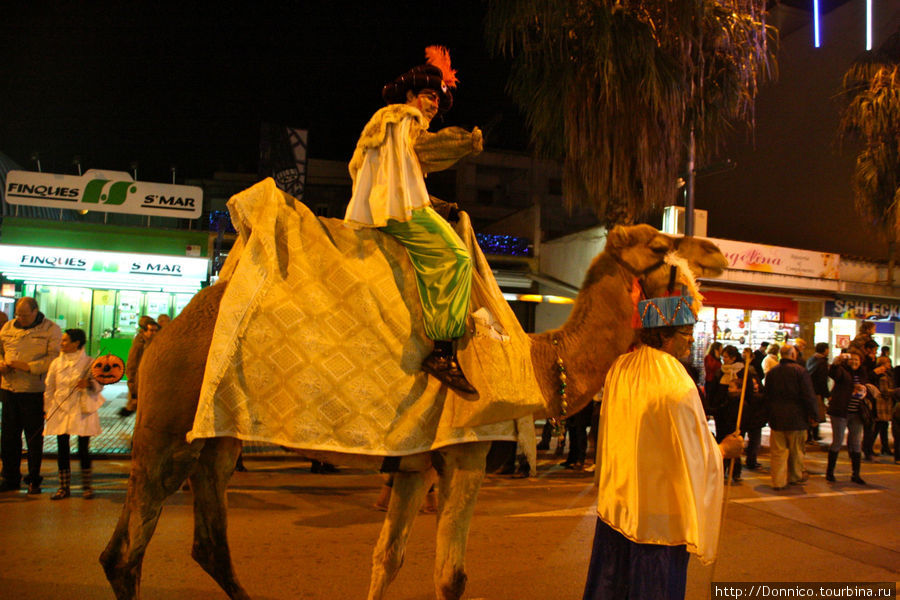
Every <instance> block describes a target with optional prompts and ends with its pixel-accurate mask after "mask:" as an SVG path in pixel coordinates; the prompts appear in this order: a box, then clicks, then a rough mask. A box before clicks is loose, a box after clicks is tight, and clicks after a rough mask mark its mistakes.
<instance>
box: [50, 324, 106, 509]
mask: <svg viewBox="0 0 900 600" xmlns="http://www.w3.org/2000/svg"><path fill="white" fill-rule="evenodd" d="M85 341H86V336H85V333H84V331H82V330H81V329H66V331H65V333H63V335H62V340H61V341H60V344H59V348H60V353H59V356H58V357H56V359H54V361H53V362H52V363H50V370H49V371H47V379H46V382H45V383H46V388H45V390H44V414H45V415H46V416H45V418H46V419H47V424H46V425H45V426H44V435H55V436H56V443H57V446H58V447H59V450H58V459H57V464H58V465H59V489H58V490H57V491H56V493H55V494H54V495H53V496H51V500H61V499H63V498H68V497H69V484H70V482H71V479H72V471H71V470H70V469H69V436H70V435H77V436H78V457H79V459H80V461H81V487H82V495H83V496H84V497H85V498H93V497H94V491H93V490H92V489H91V453H90V447H91V436H92V435H97V434H99V433H100V417H99V416H98V415H97V411H98V410H99V409H100V406H101V405H102V404H103V402H104V401H105V399H104V398H103V396H102V395H100V390H102V389H103V386H102V385H100V384H99V383H97V381H95V380H94V379H93V378H92V377H91V376H90V367H91V358H90V357H89V356H87V355H86V354H85V352H84V344H85Z"/></svg>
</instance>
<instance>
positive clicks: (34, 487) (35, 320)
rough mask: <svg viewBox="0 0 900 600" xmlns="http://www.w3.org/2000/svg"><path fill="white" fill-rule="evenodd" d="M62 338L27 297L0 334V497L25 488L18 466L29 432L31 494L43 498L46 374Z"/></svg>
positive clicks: (57, 351)
mask: <svg viewBox="0 0 900 600" xmlns="http://www.w3.org/2000/svg"><path fill="white" fill-rule="evenodd" d="M61 337H62V332H61V331H60V329H59V326H58V325H57V324H56V323H54V322H53V321H51V320H50V319H47V318H46V317H45V316H44V313H42V312H41V311H40V310H38V304H37V302H36V301H35V299H34V298H29V297H27V296H26V297H24V298H20V299H19V301H18V302H16V310H15V319H13V320H12V321H7V323H6V324H5V325H3V328H2V329H0V399H2V402H3V413H2V415H3V416H2V418H3V425H2V430H0V457H2V459H3V482H2V483H0V492H8V491H13V490H18V489H19V487H20V485H21V479H22V473H21V470H20V466H19V465H20V463H21V462H22V433H23V432H24V433H25V440H26V442H27V444H28V477H27V478H26V483H28V493H29V494H40V493H41V460H42V458H43V454H44V438H43V436H42V435H41V430H42V429H43V427H44V417H43V412H44V375H45V374H46V373H47V370H48V369H49V368H50V363H51V362H52V361H53V359H54V358H56V356H57V355H58V354H59V341H60V338H61Z"/></svg>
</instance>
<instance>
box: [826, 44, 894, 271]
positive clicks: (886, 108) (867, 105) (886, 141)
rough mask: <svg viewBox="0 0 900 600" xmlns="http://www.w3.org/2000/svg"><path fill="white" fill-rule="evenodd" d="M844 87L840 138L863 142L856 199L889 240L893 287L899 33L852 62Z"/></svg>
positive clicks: (855, 172) (856, 175)
mask: <svg viewBox="0 0 900 600" xmlns="http://www.w3.org/2000/svg"><path fill="white" fill-rule="evenodd" d="M842 90H843V92H844V94H845V96H846V98H847V105H846V106H845V108H844V111H843V118H842V119H841V125H840V131H839V136H840V138H841V139H848V138H852V139H855V140H858V141H859V142H860V143H861V146H862V149H861V150H860V152H859V154H858V155H857V156H856V167H855V168H854V170H853V180H852V181H853V196H854V203H855V205H856V210H857V212H858V213H859V214H860V215H862V216H863V218H865V219H870V220H871V221H873V222H874V223H875V224H876V225H877V226H878V229H879V230H880V231H881V232H882V234H883V235H884V237H885V238H886V240H887V243H888V285H893V284H894V263H895V262H896V261H895V253H896V244H897V239H898V237H900V210H898V208H900V31H897V32H896V33H894V34H893V35H892V36H890V37H889V38H888V39H887V40H886V41H885V42H884V44H882V45H881V47H879V48H878V49H877V50H876V51H874V52H872V51H869V52H865V53H863V54H862V55H860V56H859V57H858V58H857V59H856V60H855V61H854V62H853V64H852V65H851V66H850V68H849V69H848V70H847V72H846V73H845V74H844V79H843V83H842Z"/></svg>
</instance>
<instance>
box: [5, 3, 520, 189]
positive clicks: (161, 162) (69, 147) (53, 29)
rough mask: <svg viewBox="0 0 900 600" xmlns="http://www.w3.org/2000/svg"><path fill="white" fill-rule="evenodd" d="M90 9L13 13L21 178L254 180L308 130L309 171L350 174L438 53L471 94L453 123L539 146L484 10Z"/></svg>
mask: <svg viewBox="0 0 900 600" xmlns="http://www.w3.org/2000/svg"><path fill="white" fill-rule="evenodd" d="M36 4H41V3H36ZM186 4H187V3H186ZM85 6H88V8H84V7H83V6H77V7H74V6H71V5H67V4H53V5H52V7H51V5H50V4H49V3H48V4H47V5H46V6H35V3H29V4H28V6H27V7H22V6H17V7H13V8H10V7H6V8H4V10H3V24H2V25H0V56H2V57H3V58H2V60H3V63H2V67H0V73H3V80H4V83H5V85H4V86H3V87H4V90H3V93H2V94H0V152H3V153H5V154H7V155H8V156H10V157H11V158H13V160H15V161H16V162H18V163H19V164H21V165H22V166H23V167H24V168H33V167H34V163H33V162H32V161H31V159H30V157H31V154H32V152H33V151H38V152H39V153H40V159H41V164H42V168H43V170H44V171H52V172H64V173H72V172H74V168H75V167H74V166H73V162H72V160H73V157H74V156H80V157H81V162H82V165H83V167H84V168H85V169H87V168H107V169H116V170H130V165H131V163H132V162H133V161H137V162H138V176H139V178H140V179H142V180H151V181H153V180H156V181H166V180H168V179H169V178H170V177H171V175H170V166H172V165H175V166H177V167H178V174H179V178H184V177H202V176H207V175H210V174H211V173H212V172H213V171H215V170H219V169H224V170H239V171H250V172H255V171H256V168H257V158H258V148H259V128H260V123H261V122H263V121H268V122H274V123H279V124H284V125H290V126H294V127H301V128H308V129H309V130H310V140H309V146H310V150H309V152H310V156H311V157H314V158H328V159H337V160H348V159H349V157H350V155H351V154H352V151H353V146H354V145H355V142H356V138H357V136H358V134H359V132H360V131H361V129H362V127H363V125H364V124H365V122H366V121H367V120H368V118H369V116H371V114H372V113H373V112H374V111H375V110H376V109H378V108H379V107H380V106H382V105H383V103H382V101H381V97H380V92H381V87H382V86H383V85H384V84H385V83H387V82H388V81H390V80H392V79H393V78H395V77H396V76H398V75H400V74H401V73H403V72H405V71H406V70H408V69H409V68H411V67H413V66H415V65H417V64H421V63H423V62H424V48H425V46H427V45H430V44H442V45H445V46H447V47H448V48H449V49H450V52H451V57H452V60H453V66H454V68H456V69H457V70H458V76H459V79H460V82H461V83H460V87H459V88H458V90H457V91H456V92H455V94H454V95H455V98H456V102H455V105H454V107H453V109H452V110H451V111H450V112H449V113H448V115H447V117H446V120H445V124H447V125H461V126H464V127H467V128H468V127H472V126H474V125H479V126H481V127H482V129H484V130H485V131H486V134H487V143H488V145H490V146H493V147H496V148H504V149H526V147H527V142H526V137H527V136H526V133H525V131H524V125H523V124H522V118H521V116H520V115H519V113H518V111H517V110H516V109H515V108H514V106H513V105H512V103H511V101H509V99H508V98H507V97H506V95H505V93H504V86H505V82H506V73H507V65H506V62H505V61H504V60H502V59H499V58H498V59H494V58H491V56H490V54H489V52H488V49H487V45H486V43H485V42H484V35H483V28H482V22H483V16H484V5H483V3H482V2H481V1H480V0H454V1H453V2H381V3H377V2H371V3H368V2H367V3H360V2H303V3H291V4H289V3H282V4H279V5H277V6H278V8H268V9H267V8H263V7H262V6H263V5H259V4H254V5H253V6H248V7H246V8H244V9H243V10H239V9H236V8H234V7H233V6H232V5H229V4H226V3H223V4H220V5H217V6H215V7H214V8H213V9H212V10H211V11H209V12H208V11H204V10H199V9H191V8H185V9H184V10H181V11H178V12H164V11H161V10H158V9H154V8H148V7H137V5H136V4H132V3H111V2H110V3H102V4H100V5H97V4H90V3H86V4H85ZM207 6H213V5H207ZM272 6H276V5H272Z"/></svg>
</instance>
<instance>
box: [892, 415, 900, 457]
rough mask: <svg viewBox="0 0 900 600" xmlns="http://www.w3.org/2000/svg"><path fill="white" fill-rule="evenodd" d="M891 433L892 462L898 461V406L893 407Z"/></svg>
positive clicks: (899, 454)
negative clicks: (892, 436) (892, 446)
mask: <svg viewBox="0 0 900 600" xmlns="http://www.w3.org/2000/svg"><path fill="white" fill-rule="evenodd" d="M891 433H892V434H893V435H894V460H900V405H897V406H895V407H894V415H893V417H892V418H891Z"/></svg>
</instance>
